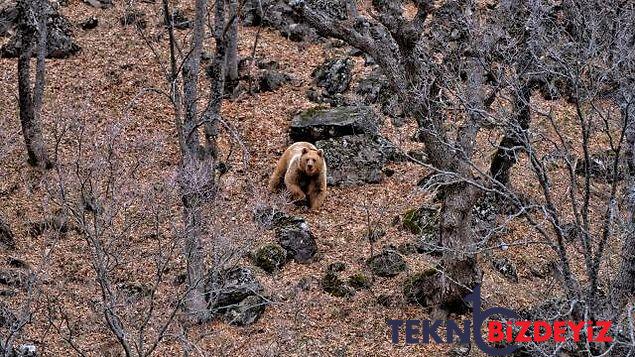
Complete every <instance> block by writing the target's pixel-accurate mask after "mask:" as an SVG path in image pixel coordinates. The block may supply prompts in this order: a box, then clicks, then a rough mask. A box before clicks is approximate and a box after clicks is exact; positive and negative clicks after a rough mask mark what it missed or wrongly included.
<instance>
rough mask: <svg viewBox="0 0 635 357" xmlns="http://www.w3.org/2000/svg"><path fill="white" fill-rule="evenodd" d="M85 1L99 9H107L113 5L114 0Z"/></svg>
mask: <svg viewBox="0 0 635 357" xmlns="http://www.w3.org/2000/svg"><path fill="white" fill-rule="evenodd" d="M84 2H85V3H86V4H88V5H90V6H93V7H96V8H98V9H107V8H110V7H112V0H84Z"/></svg>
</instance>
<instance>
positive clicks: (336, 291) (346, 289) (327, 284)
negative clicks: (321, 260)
mask: <svg viewBox="0 0 635 357" xmlns="http://www.w3.org/2000/svg"><path fill="white" fill-rule="evenodd" d="M321 285H322V289H324V291H326V292H327V293H329V294H331V295H333V296H337V297H348V296H353V295H355V289H353V288H352V287H350V286H348V285H346V284H345V283H344V281H342V279H340V278H339V277H338V276H337V273H336V272H335V271H333V270H330V269H327V271H326V274H325V275H324V277H323V278H322V282H321Z"/></svg>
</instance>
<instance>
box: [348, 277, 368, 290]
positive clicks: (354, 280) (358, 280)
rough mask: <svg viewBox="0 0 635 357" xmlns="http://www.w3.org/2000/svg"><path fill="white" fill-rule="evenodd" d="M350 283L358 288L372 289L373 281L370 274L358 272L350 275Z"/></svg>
mask: <svg viewBox="0 0 635 357" xmlns="http://www.w3.org/2000/svg"><path fill="white" fill-rule="evenodd" d="M348 285H350V286H351V287H353V288H355V289H358V290H361V289H370V288H371V286H372V285H373V282H372V281H371V279H370V278H369V277H368V276H366V275H364V274H362V273H358V274H353V275H351V276H349V277H348Z"/></svg>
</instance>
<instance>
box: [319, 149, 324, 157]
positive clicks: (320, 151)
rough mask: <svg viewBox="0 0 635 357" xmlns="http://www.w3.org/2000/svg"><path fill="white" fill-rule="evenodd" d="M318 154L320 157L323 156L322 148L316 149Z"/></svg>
mask: <svg viewBox="0 0 635 357" xmlns="http://www.w3.org/2000/svg"><path fill="white" fill-rule="evenodd" d="M318 155H320V157H324V151H323V150H322V149H320V150H318Z"/></svg>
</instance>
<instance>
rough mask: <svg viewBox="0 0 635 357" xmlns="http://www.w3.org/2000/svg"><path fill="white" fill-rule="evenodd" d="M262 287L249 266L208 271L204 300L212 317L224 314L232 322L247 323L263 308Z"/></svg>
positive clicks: (254, 319) (256, 316)
mask: <svg viewBox="0 0 635 357" xmlns="http://www.w3.org/2000/svg"><path fill="white" fill-rule="evenodd" d="M263 290H264V289H263V287H262V285H261V284H260V282H259V281H258V279H256V276H255V275H254V274H253V272H252V271H251V269H249V268H243V267H235V268H231V269H227V270H224V271H210V272H209V274H208V279H207V281H206V284H205V291H206V295H205V299H206V301H207V303H208V306H209V309H210V311H211V313H212V314H213V315H214V316H223V317H224V318H225V320H227V321H228V322H229V323H232V324H237V325H248V324H251V323H254V322H255V321H257V320H258V318H259V317H260V316H261V315H262V314H263V313H264V311H265V306H266V305H267V302H266V300H265V299H264V298H263V297H262V293H263Z"/></svg>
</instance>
